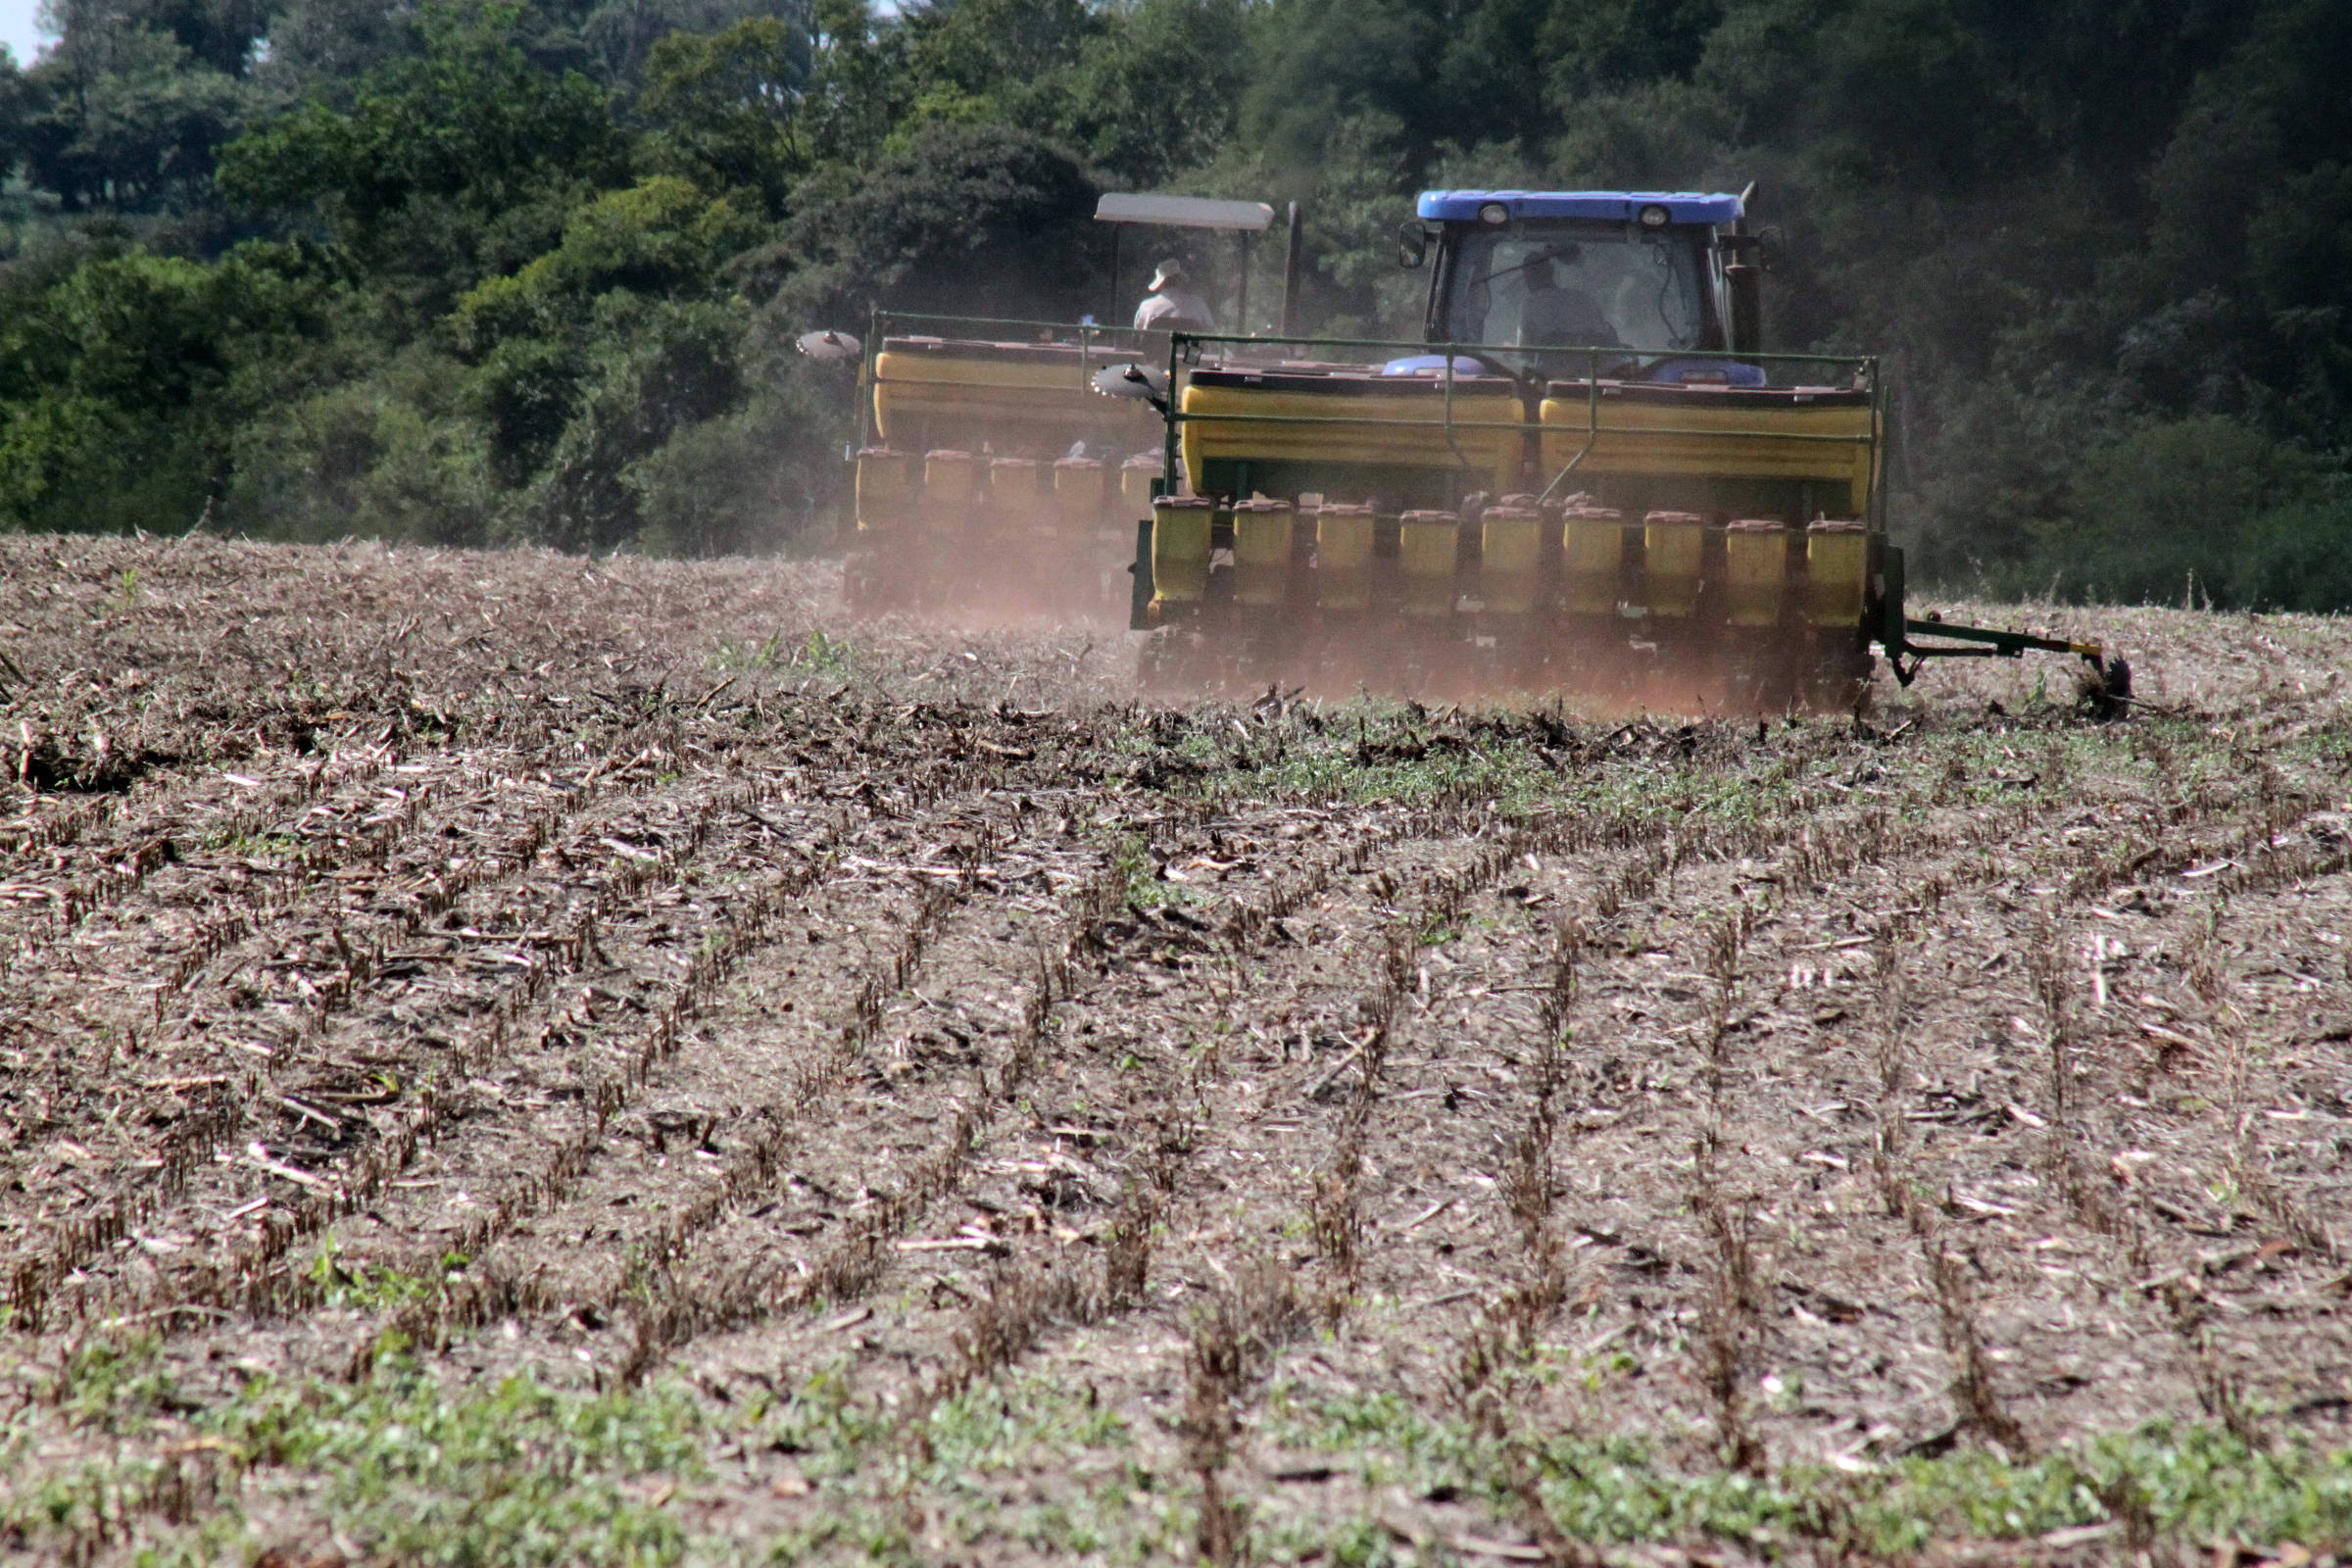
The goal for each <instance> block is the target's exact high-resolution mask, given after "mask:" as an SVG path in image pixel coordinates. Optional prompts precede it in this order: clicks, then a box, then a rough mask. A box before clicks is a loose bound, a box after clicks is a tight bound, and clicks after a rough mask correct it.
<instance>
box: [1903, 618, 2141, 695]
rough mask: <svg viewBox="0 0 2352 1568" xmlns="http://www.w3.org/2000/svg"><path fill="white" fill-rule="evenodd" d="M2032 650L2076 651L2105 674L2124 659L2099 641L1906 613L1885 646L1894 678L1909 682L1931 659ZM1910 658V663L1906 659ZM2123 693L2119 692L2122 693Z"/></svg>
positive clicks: (2006, 655)
mask: <svg viewBox="0 0 2352 1568" xmlns="http://www.w3.org/2000/svg"><path fill="white" fill-rule="evenodd" d="M1914 637H1940V638H1944V639H1947V640H1948V642H1949V643H1958V644H1962V645H1963V646H1960V647H1956V648H1955V647H1950V646H1947V645H1946V644H1941V643H1918V642H1913V641H1912V639H1913V638H1914ZM2029 653H2035V654H2073V655H2075V656H2077V657H2078V658H2080V659H2082V661H2083V662H2085V663H2087V664H2089V665H2090V667H2091V668H2092V669H2094V670H2097V671H2098V672H2099V674H2100V675H2101V676H2102V677H2107V676H2109V675H2110V674H2111V673H2112V669H2113V667H2114V666H2116V665H2120V664H2121V663H2122V661H2121V660H2114V661H2110V660H2109V659H2108V658H2107V651H2106V649H2104V648H2102V647H2101V646H2100V645H2099V644H2097V643H2074V642H2067V641H2065V640H2064V639H2062V638H2057V637H2036V636H2034V635H2033V634H2032V633H2030V632H2022V631H1996V630H1994V629H1992V628H1991V627H1989V626H1955V625H1952V624H1950V623H1948V622H1946V621H1941V620H1933V619H1931V620H1914V619H1912V618H1910V617H1908V616H1906V617H1905V618H1904V620H1903V624H1902V633H1901V635H1900V636H1899V637H1898V638H1897V639H1896V640H1895V642H1894V644H1893V645H1892V646H1891V647H1889V648H1888V649H1887V662H1889V663H1891V664H1892V665H1893V666H1894V678H1895V680H1896V681H1897V682H1899V683H1900V684H1902V685H1905V686H1908V685H1910V684H1911V682H1912V681H1913V679H1915V678H1916V677H1917V676H1918V674H1919V671H1920V666H1921V665H1923V664H1925V663H1926V662H1928V661H1929V660H1931V659H2022V658H2024V657H2025V656H2026V655H2027V654H2029ZM1906 658H1908V659H1909V660H1910V661H1911V662H1910V664H1909V665H1908V666H1906V665H1905V664H1904V663H1903V661H1904V660H1905V659H1906ZM2119 695H2120V694H2119Z"/></svg>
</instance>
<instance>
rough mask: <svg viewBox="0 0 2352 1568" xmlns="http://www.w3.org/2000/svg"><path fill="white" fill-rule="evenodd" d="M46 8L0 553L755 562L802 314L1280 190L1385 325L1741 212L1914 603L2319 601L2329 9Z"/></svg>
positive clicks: (816, 389) (1032, 309) (32, 118)
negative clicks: (1420, 203)
mask: <svg viewBox="0 0 2352 1568" xmlns="http://www.w3.org/2000/svg"><path fill="white" fill-rule="evenodd" d="M46 20H47V22H48V25H49V27H50V30H51V32H52V34H53V35H54V40H55V41H54V43H53V44H52V45H51V46H50V47H49V48H48V49H46V50H45V51H44V52H43V53H42V54H41V56H40V58H39V59H38V60H37V61H35V62H31V63H23V62H17V61H14V60H11V59H10V58H9V57H8V56H6V55H5V54H0V526H9V527H17V528H26V529H127V528H131V527H144V528H147V529H150V530H156V531H162V530H178V529H184V528H187V527H189V526H192V525H196V524H197V523H198V522H199V521H200V520H202V522H203V523H204V525H206V526H210V527H215V528H220V529H226V530H233V531H243V532H249V533H253V534H257V535H267V536H273V537H284V538H309V539H319V538H334V537H341V536H343V535H346V534H364V535H374V536H381V537H387V538H398V539H407V540H418V541H436V542H446V543H493V542H520V541H528V542H543V543H548V544H553V545H557V546H560V547H563V548H567V549H580V550H588V549H614V548H623V547H627V548H637V549H644V550H651V551H663V552H675V553H696V552H711V551H720V550H732V549H747V548H752V549H757V548H768V547H772V546H773V545H774V544H775V543H777V542H778V541H779V540H781V539H784V538H787V537H789V536H791V535H792V534H793V533H794V532H796V531H797V530H800V529H802V528H805V527H807V526H809V524H810V523H811V522H812V521H815V520H818V519H821V518H824V517H826V516H827V515H830V511H831V509H832V508H833V506H834V504H835V500H836V497H837V494H838V491H839V488H840V484H841V465H840V458H841V450H842V440H843V437H844V435H845V434H846V433H847V431H848V428H849V424H850V416H849V410H848V392H847V389H846V387H845V386H844V384H843V382H842V380H841V378H840V377H839V376H838V375H837V374H830V373H828V372H827V371H826V370H825V368H822V367H817V366H813V365H811V364H809V363H808V362H805V361H801V360H799V359H797V358H796V357H795V356H794V355H793V354H792V352H791V347H790V345H791V340H792V338H793V337H794V336H795V335H796V334H797V333H799V332H801V331H803V330H806V329H807V328H809V327H810V326H813V325H841V326H849V327H851V328H853V329H856V328H858V327H860V326H861V325H862V323H863V321H864V319H865V316H866V312H867V310H868V308H869V307H870V306H872V305H874V304H876V303H881V304H885V305H890V306H893V307H899V308H907V309H929V310H942V311H963V312H984V313H999V314H1006V315H1021V316H1045V317H1052V318H1055V319H1071V318H1074V317H1075V316H1076V315H1078V314H1079V313H1081V312H1090V311H1091V312H1094V313H1096V314H1098V315H1101V314H1103V313H1104V312H1105V311H1106V310H1109V309H1121V308H1132V304H1133V301H1132V299H1130V300H1127V301H1125V302H1123V306H1122V305H1121V304H1120V303H1119V302H1114V301H1112V300H1111V299H1110V294H1109V291H1110V286H1111V281H1110V276H1109V273H1108V270H1107V269H1108V255H1107V249H1106V244H1105V237H1104V235H1103V232H1102V230H1101V228H1100V226H1099V225H1095V224H1093V223H1091V221H1089V220H1090V215H1091V213H1092V210H1093V205H1094V201H1095V198H1096V196H1097V195H1098V194H1100V193H1101V192H1103V191H1104V190H1123V189H1124V190H1136V189H1150V190H1171V191H1182V192H1187V193H1192V194H1200V195H1216V196H1241V197H1250V198H1255V199H1261V200H1267V201H1271V202H1275V203H1278V204H1279V203H1281V202H1285V201H1290V200H1298V201H1300V202H1302V203H1304V204H1305V209H1306V212H1307V214H1308V255H1309V266H1308V268H1307V275H1306V288H1305V291H1304V300H1303V304H1304V307H1305V320H1306V324H1307V325H1308V326H1309V327H1310V328H1312V329H1315V330H1318V331H1323V332H1327V333H1330V334H1332V335H1349V334H1371V333H1379V334H1393V335H1397V336H1406V335H1410V334H1412V333H1413V332H1415V331H1416V330H1417V329H1418V325H1419V319H1418V297H1417V291H1418V290H1419V288H1420V287H1421V286H1422V282H1423V280H1422V279H1421V278H1420V277H1419V276H1418V275H1415V274H1400V273H1399V272H1398V271H1397V270H1396V268H1395V266H1394V261H1393V244H1392V240H1391V235H1392V234H1393V232H1394V230H1395V227H1396V225H1397V222H1398V221H1400V220H1401V219H1403V218H1404V217H1405V216H1407V215H1408V214H1409V212H1410V205H1409V204H1410V201H1411V197H1412V195H1413V193H1414V192H1415V191H1416V190H1418V189H1421V188H1426V187H1431V186H1528V187H1549V188H1581V187H1620V188H1623V187H1635V188H1669V189H1738V188H1740V187H1741V186H1743V185H1745V184H1746V183H1747V182H1748V181H1750V180H1754V181H1756V182H1758V187H1759V196H1758V200H1757V203H1756V212H1757V216H1758V218H1759V220H1760V221H1761V222H1762V223H1763V224H1764V225H1765V227H1766V232H1767V237H1768V240H1769V256H1770V266H1771V270H1770V272H1769V274H1768V276H1767V279H1766V288H1767V294H1766V300H1767V314H1768V319H1769V320H1770V322H1771V327H1770V334H1771V339H1772V341H1771V344H1770V346H1772V347H1775V348H1780V349H1785V350H1790V351H1815V352H1825V353H1829V352H1837V353H1875V354H1879V355H1881V356H1883V358H1884V360H1885V362H1886V366H1887V372H1888V376H1889V379H1890V381H1891V383H1892V385H1893V386H1894V387H1895V388H1896V395H1895V398H1894V401H1893V404H1892V425H1893V434H1894V441H1893V446H1892V469H1891V480H1892V484H1893V487H1894V508H1893V515H1894V518H1895V521H1896V526H1897V529H1898V532H1900V533H1901V534H1902V535H1903V536H1904V537H1905V539H1906V540H1907V542H1908V543H1910V544H1911V545H1912V546H1913V548H1914V551H1915V561H1916V563H1917V567H1918V569H1922V570H1924V571H1925V572H1926V573H1927V574H1929V575H1931V576H1932V577H1935V578H1936V579H1939V580H1941V581H1943V582H1945V583H1946V584H1948V585H1952V586H1959V587H1982V588H1984V589H1985V590H1987V591H1991V592H1996V593H2012V592H2018V591H2021V590H2031V591H2037V592H2039V591H2052V592H2056V593H2059V594H2062V595H2068V596H2092V597H2100V598H2113V599H2140V598H2156V599H2162V600H2167V601H2173V602H2178V601H2180V600H2181V599H2183V598H2187V599H2189V600H2191V601H2193V602H2198V603H2203V602H2207V601H2210V602H2212V603H2215V604H2221V605H2237V606H2248V607H2255V608H2273V609H2316V610H2327V609H2336V610H2340V609H2347V608H2352V480H2348V479H2347V455H2348V451H2352V420H2348V418H2347V416H2348V414H2352V96H2347V95H2346V94H2345V93H2344V92H2343V91H2342V88H2341V84H2342V83H2343V82H2344V81H2345V80H2347V79H2352V7H2347V6H2345V5H2343V4H2341V3H2340V0H2133V3H2131V4H2128V5H2119V4H2116V3H2114V0H2048V3H2046V4H2041V5H2035V6H2018V5H2014V4H2010V3H2008V0H930V3H922V0H908V3H906V4H903V5H901V6H899V7H897V8H895V9H893V10H892V11H890V12H888V13H882V12H877V11H876V10H875V9H874V8H873V7H871V6H869V5H867V4H865V3H863V0H418V3H410V0H49V4H48V10H47V12H46ZM1168 243H1169V247H1170V248H1174V249H1183V247H1182V245H1181V242H1180V241H1170V242H1168ZM1270 251H1274V252H1278V251H1279V246H1273V247H1261V249H1260V252H1259V254H1258V256H1257V258H1256V265H1257V266H1258V267H1260V268H1262V269H1264V271H1263V274H1262V276H1260V277H1257V278H1255V279H1253V283H1254V284H1255V286H1254V287H1253V289H1252V297H1253V299H1254V300H1257V301H1261V302H1269V303H1266V304H1264V306H1263V308H1262V310H1261V311H1259V312H1257V313H1255V314H1261V315H1269V316H1270V314H1271V311H1272V309H1273V307H1272V305H1271V303H1270V302H1271V301H1272V300H1273V299H1274V298H1275V297H1276V294H1277V292H1278V289H1277V286H1276V277H1275V271H1276V270H1278V269H1279V266H1280V257H1279V255H1269V254H1267V253H1268V252H1270ZM1184 254H1185V255H1186V256H1187V259H1188V261H1189V262H1191V263H1192V264H1193V265H1194V266H1195V268H1196V269H1197V270H1200V271H1202V272H1205V273H1207V274H1208V275H1209V276H1210V277H1211V279H1212V280H1221V281H1223V282H1225V283H1227V284H1230V282H1231V281H1232V279H1231V277H1230V274H1229V271H1226V270H1229V269H1230V267H1231V266H1232V260H1231V257H1230V255H1229V253H1228V252H1227V251H1226V250H1225V249H1224V248H1222V247H1219V246H1215V245H1204V246H1199V247H1195V248H1193V249H1189V250H1184ZM1149 259H1150V258H1138V257H1133V256H1131V257H1130V259H1129V265H1128V267H1127V270H1126V278H1125V282H1126V286H1127V287H1128V289H1129V291H1130V292H1132V291H1133V289H1134V286H1135V285H1136V284H1137V283H1138V282H1139V281H1140V277H1139V276H1138V274H1139V273H1140V270H1141V268H1140V267H1139V266H1138V265H1136V264H1137V263H1138V262H1141V261H1146V260H1149ZM1250 324H1253V325H1265V324H1268V323H1266V322H1264V321H1254V322H1252V323H1250Z"/></svg>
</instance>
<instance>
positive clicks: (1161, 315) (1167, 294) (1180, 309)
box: [1135, 287, 1217, 332]
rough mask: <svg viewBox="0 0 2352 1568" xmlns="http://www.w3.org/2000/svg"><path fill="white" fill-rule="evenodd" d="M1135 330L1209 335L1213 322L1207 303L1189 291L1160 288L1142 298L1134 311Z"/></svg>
mask: <svg viewBox="0 0 2352 1568" xmlns="http://www.w3.org/2000/svg"><path fill="white" fill-rule="evenodd" d="M1135 329H1136V330H1137V331H1139V332H1213V331H1215V330H1216V329H1217V319H1216V318H1215V317H1213V316H1211V315H1210V314H1209V312H1208V301H1206V300H1204V299H1202V298H1201V296H1200V295H1199V294H1196V293H1195V292H1193V291H1192V290H1191V289H1189V288H1181V287H1170V288H1163V289H1161V290H1160V291H1159V292H1158V293H1156V294H1147V295H1145V296H1144V303H1143V304H1141V305H1138V306H1137V307H1136V308H1135Z"/></svg>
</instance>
